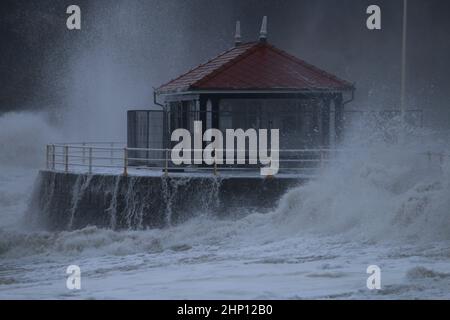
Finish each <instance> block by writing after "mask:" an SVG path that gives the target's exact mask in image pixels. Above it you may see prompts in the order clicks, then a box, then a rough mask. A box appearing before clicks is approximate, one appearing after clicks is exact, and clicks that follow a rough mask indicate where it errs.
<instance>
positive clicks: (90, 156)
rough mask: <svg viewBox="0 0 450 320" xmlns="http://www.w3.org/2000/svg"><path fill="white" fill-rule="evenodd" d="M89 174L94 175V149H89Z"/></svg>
mask: <svg viewBox="0 0 450 320" xmlns="http://www.w3.org/2000/svg"><path fill="white" fill-rule="evenodd" d="M88 160H89V174H92V147H89V159H88Z"/></svg>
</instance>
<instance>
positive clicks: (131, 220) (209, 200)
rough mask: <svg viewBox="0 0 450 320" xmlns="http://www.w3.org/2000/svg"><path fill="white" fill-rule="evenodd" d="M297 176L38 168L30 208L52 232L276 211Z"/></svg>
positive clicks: (161, 224) (146, 225)
mask: <svg viewBox="0 0 450 320" xmlns="http://www.w3.org/2000/svg"><path fill="white" fill-rule="evenodd" d="M300 183H302V181H301V180H299V179H295V178H292V179H290V178H289V179H287V178H269V179H267V178H262V177H255V178H246V177H239V178H238V177H229V178H228V177H227V178H225V177H224V178H221V177H214V176H211V177H195V176H193V177H181V176H170V175H169V176H168V177H164V176H162V177H161V176H160V177H151V176H139V177H138V176H122V175H100V174H98V175H97V174H93V175H87V174H74V173H62V172H53V171H40V172H39V177H38V180H37V182H36V184H35V189H34V193H33V196H32V201H31V204H30V212H31V213H32V217H33V219H34V220H36V222H38V223H39V224H40V225H42V226H43V227H45V228H46V229H48V230H72V229H79V228H83V227H86V226H89V225H95V226H98V227H102V228H112V229H144V228H160V227H165V226H169V225H174V224H178V223H181V222H183V221H186V220H187V219H189V218H191V217H193V216H195V215H199V214H210V215H214V216H218V217H223V216H239V215H243V214H245V213H248V212H250V211H252V210H258V211H265V210H270V209H273V208H274V207H275V206H276V205H277V202H278V200H279V199H280V198H281V196H282V195H283V194H284V193H285V192H286V190H287V189H289V188H291V187H294V186H296V185H298V184H300Z"/></svg>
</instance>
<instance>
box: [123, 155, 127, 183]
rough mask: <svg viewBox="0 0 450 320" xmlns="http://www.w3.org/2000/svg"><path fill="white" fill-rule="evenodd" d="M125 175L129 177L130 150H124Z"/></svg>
mask: <svg viewBox="0 0 450 320" xmlns="http://www.w3.org/2000/svg"><path fill="white" fill-rule="evenodd" d="M123 175H124V176H127V175H128V149H127V148H123Z"/></svg>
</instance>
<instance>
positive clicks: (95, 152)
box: [46, 142, 450, 175]
mask: <svg viewBox="0 0 450 320" xmlns="http://www.w3.org/2000/svg"><path fill="white" fill-rule="evenodd" d="M104 144H107V142H104V143H84V142H80V143H75V144H64V143H59V144H49V145H47V146H46V167H47V169H49V170H58V169H61V168H62V169H63V171H64V172H69V170H71V169H72V168H73V167H82V168H87V172H88V173H89V174H92V172H93V168H116V169H122V172H123V175H127V174H128V168H130V167H136V168H142V167H143V166H145V167H146V168H149V169H158V170H159V169H162V170H163V171H164V174H165V175H168V174H169V171H170V169H172V168H174V167H172V166H171V163H172V160H171V159H170V154H171V152H172V149H168V148H128V147H116V143H115V142H109V147H106V146H104ZM356 150H359V149H337V148H317V149H280V150H271V151H277V152H279V154H284V155H285V157H284V158H280V159H278V160H271V162H277V163H278V164H279V166H280V165H281V164H284V165H285V166H284V167H280V170H301V171H302V172H303V171H305V172H307V171H311V170H317V169H320V168H323V167H325V165H326V164H329V163H331V162H333V161H334V160H335V159H332V156H333V155H334V156H335V155H337V154H338V153H341V152H351V151H356ZM183 151H187V152H194V151H204V150H203V149H183ZM215 151H216V152H217V151H221V152H223V153H224V154H225V153H226V152H227V151H233V154H234V160H235V162H236V161H237V160H244V161H245V162H247V160H248V159H247V158H246V157H245V156H244V157H238V156H239V155H238V154H237V153H238V152H239V151H241V152H242V151H245V152H249V151H257V150H247V149H237V150H236V149H232V150H227V149H215ZM133 152H134V153H133ZM152 152H153V153H156V154H152V155H150V153H152ZM135 153H141V154H139V155H138V154H135ZM144 154H146V155H144ZM420 154H422V155H426V156H427V158H428V161H429V162H430V163H431V162H432V160H433V158H436V157H437V158H438V160H439V165H440V167H441V168H442V167H443V164H444V159H445V158H449V159H450V154H448V153H439V152H431V151H430V152H422V153H420ZM141 155H142V156H141ZM195 160H202V163H203V159H192V163H193V164H191V165H184V166H177V167H179V168H182V169H195V170H199V171H204V170H211V171H212V172H213V174H214V175H218V174H219V171H230V170H238V171H246V170H247V171H249V170H255V169H256V168H260V166H261V165H249V166H248V167H241V165H239V164H238V165H230V164H226V162H225V161H224V159H221V161H218V159H217V158H215V159H214V161H213V163H212V165H210V166H206V165H203V164H202V165H201V166H199V165H196V164H194V163H195ZM138 164H140V165H138Z"/></svg>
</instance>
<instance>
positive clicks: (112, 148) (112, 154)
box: [110, 142, 114, 164]
mask: <svg viewBox="0 0 450 320" xmlns="http://www.w3.org/2000/svg"><path fill="white" fill-rule="evenodd" d="M110 156H111V164H114V160H113V157H114V142H111V153H110Z"/></svg>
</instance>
